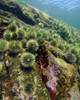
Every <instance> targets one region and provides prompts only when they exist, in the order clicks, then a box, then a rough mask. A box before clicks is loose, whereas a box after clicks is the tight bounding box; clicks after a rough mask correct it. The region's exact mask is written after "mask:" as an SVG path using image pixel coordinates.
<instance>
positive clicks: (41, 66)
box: [36, 61, 46, 75]
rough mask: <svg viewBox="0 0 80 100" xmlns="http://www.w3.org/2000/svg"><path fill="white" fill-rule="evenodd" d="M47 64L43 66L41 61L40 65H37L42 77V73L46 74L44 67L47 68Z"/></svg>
mask: <svg viewBox="0 0 80 100" xmlns="http://www.w3.org/2000/svg"><path fill="white" fill-rule="evenodd" d="M36 64H37V63H36ZM45 64H46V63H45ZM45 64H43V65H42V63H41V61H40V65H39V64H37V66H38V67H40V75H41V73H42V72H43V73H44V74H45V71H44V66H45Z"/></svg>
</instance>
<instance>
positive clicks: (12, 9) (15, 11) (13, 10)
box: [0, 3, 35, 25]
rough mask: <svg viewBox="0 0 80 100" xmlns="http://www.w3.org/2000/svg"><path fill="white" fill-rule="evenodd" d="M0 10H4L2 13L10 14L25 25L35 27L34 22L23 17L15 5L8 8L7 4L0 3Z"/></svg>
mask: <svg viewBox="0 0 80 100" xmlns="http://www.w3.org/2000/svg"><path fill="white" fill-rule="evenodd" d="M0 9H1V10H4V11H8V12H11V13H12V14H14V15H15V16H16V17H18V18H19V19H20V20H22V21H23V22H25V23H27V24H30V25H35V22H34V21H33V20H32V19H30V18H29V17H28V16H25V15H24V14H23V12H22V10H21V8H20V7H19V5H17V4H16V5H15V6H14V7H13V6H9V5H7V4H2V3H0Z"/></svg>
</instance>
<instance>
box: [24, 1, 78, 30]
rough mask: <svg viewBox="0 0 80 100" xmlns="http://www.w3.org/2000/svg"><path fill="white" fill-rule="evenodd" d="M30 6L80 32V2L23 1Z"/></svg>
mask: <svg viewBox="0 0 80 100" xmlns="http://www.w3.org/2000/svg"><path fill="white" fill-rule="evenodd" d="M25 1H27V3H29V4H30V5H32V6H34V7H36V8H38V9H40V10H41V11H44V12H46V13H47V14H49V15H51V16H53V17H55V18H56V19H58V20H62V21H64V22H66V23H67V24H69V25H71V26H73V27H75V28H77V29H78V30H80V0H25Z"/></svg>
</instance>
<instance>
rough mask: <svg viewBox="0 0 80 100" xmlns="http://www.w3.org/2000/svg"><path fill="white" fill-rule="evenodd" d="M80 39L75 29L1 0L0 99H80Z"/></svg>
mask: <svg viewBox="0 0 80 100" xmlns="http://www.w3.org/2000/svg"><path fill="white" fill-rule="evenodd" d="M71 32H72V33H71ZM76 34H77V36H78V37H77V36H76ZM74 37H75V39H74ZM74 41H75V42H74ZM79 43H80V41H79V34H78V31H77V30H76V29H74V28H72V27H70V26H68V25H66V24H64V23H63V22H59V21H57V20H56V19H54V18H52V17H50V16H48V15H46V14H44V13H42V12H41V11H39V10H37V9H36V8H33V7H31V6H29V5H26V6H23V5H21V4H18V3H16V2H15V1H14V0H7V1H5V0H1V1H0V100H80V78H79V77H80V75H79V74H80V60H79V59H80V57H79V54H80V50H79ZM74 45H75V46H76V47H75V48H78V49H77V50H75V49H74V48H73V47H74ZM71 47H72V48H71ZM72 50H73V51H74V52H73V51H72Z"/></svg>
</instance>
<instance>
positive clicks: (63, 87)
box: [36, 46, 77, 100]
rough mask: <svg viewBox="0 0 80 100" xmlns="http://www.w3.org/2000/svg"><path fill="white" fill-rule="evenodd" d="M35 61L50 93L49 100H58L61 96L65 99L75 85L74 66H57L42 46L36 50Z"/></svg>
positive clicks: (75, 74)
mask: <svg viewBox="0 0 80 100" xmlns="http://www.w3.org/2000/svg"><path fill="white" fill-rule="evenodd" d="M36 60H37V65H38V66H39V67H40V71H41V73H42V79H43V81H44V83H45V84H46V87H47V89H48V91H49V93H50V96H51V100H59V99H60V98H62V97H63V96H64V97H66V95H68V92H69V91H70V89H71V88H72V87H73V85H74V83H76V79H77V78H76V76H77V72H76V71H75V68H74V66H72V65H70V66H69V65H67V66H66V67H65V66H63V65H59V64H58V63H57V61H56V60H55V58H54V56H53V55H52V54H51V53H48V52H47V51H46V48H45V47H44V46H42V47H40V49H39V50H38V56H37V58H36ZM63 62H64V61H63ZM65 65H66V63H65ZM68 67H69V68H68Z"/></svg>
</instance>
